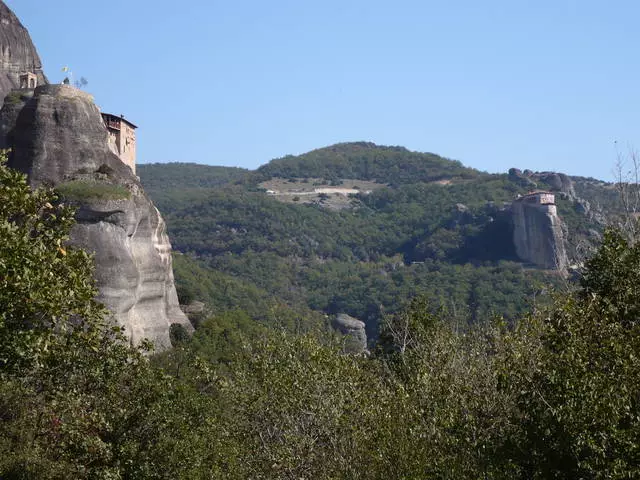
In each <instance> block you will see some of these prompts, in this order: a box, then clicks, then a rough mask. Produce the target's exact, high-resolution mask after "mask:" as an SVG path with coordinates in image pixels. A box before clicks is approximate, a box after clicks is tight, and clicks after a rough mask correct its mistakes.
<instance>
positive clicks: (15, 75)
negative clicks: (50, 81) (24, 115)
mask: <svg viewBox="0 0 640 480" xmlns="http://www.w3.org/2000/svg"><path fill="white" fill-rule="evenodd" d="M24 72H33V73H35V74H36V75H37V76H38V84H40V85H42V84H45V83H47V79H46V77H45V75H44V73H43V71H42V62H41V61H40V57H39V56H38V52H37V51H36V49H35V47H34V45H33V42H32V41H31V37H30V36H29V32H28V31H27V29H26V28H24V26H22V24H21V23H20V20H18V17H16V16H15V14H14V13H13V12H12V11H11V10H10V9H9V7H7V6H6V5H5V4H4V2H2V1H1V0H0V95H1V98H4V97H5V96H6V95H7V93H9V92H10V91H11V89H12V88H18V86H19V76H20V74H21V73H24Z"/></svg>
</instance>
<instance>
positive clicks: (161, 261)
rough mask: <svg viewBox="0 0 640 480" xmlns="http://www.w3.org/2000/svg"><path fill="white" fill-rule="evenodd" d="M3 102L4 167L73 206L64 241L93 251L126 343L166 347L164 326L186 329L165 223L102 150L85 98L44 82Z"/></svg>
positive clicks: (98, 120) (101, 130) (101, 133)
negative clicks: (31, 91)
mask: <svg viewBox="0 0 640 480" xmlns="http://www.w3.org/2000/svg"><path fill="white" fill-rule="evenodd" d="M9 103H10V102H5V105H4V107H3V109H2V111H0V126H1V128H2V131H7V135H6V139H5V142H6V143H7V144H9V145H10V146H11V148H12V153H11V155H10V158H9V166H11V167H13V168H15V169H17V170H20V171H22V172H24V173H26V174H27V175H28V176H29V181H30V183H31V185H33V186H38V185H42V184H48V185H51V186H54V187H56V188H58V189H59V190H60V191H61V192H63V194H64V193H65V191H67V192H68V193H67V194H65V196H66V197H67V199H68V200H69V201H71V202H73V203H75V204H76V205H77V206H78V207H79V210H78V214H77V220H78V223H77V225H76V226H75V227H74V229H73V231H72V235H71V240H72V243H74V244H77V245H79V246H82V247H83V248H85V249H87V250H89V251H91V252H94V254H95V264H96V280H97V283H98V287H99V290H100V295H99V300H100V301H102V302H103V303H104V304H105V305H106V306H107V307H108V308H109V309H110V310H111V312H112V313H113V316H114V319H115V321H117V322H118V323H119V324H120V325H122V326H124V327H125V330H126V334H127V335H128V336H129V338H130V339H131V341H132V343H138V342H140V341H141V340H142V339H144V338H147V339H149V340H151V341H152V342H153V343H154V344H155V345H156V347H158V348H160V349H162V348H166V347H168V346H170V339H169V329H170V326H171V324H173V323H178V324H181V325H183V326H184V327H185V328H187V329H188V330H191V329H192V327H191V324H190V323H189V321H188V319H187V317H186V316H185V315H184V313H183V312H182V311H181V310H180V307H179V304H178V297H177V294H176V289H175V285H174V279H173V269H172V261H171V245H170V243H169V239H168V237H167V234H166V227H165V223H164V221H163V219H162V217H161V215H160V213H159V212H158V210H157V209H156V208H155V206H154V205H153V203H152V202H151V200H150V199H149V198H148V197H147V195H146V194H145V193H144V190H143V189H142V186H141V185H140V182H139V180H138V178H137V177H136V176H135V175H134V174H133V172H132V171H131V169H130V168H129V167H128V166H126V165H125V164H124V163H122V162H121V161H120V159H119V158H118V157H117V156H116V155H115V154H113V153H112V152H111V151H110V149H109V146H108V141H107V136H108V133H107V130H106V128H105V126H104V123H103V121H102V117H101V115H100V112H99V110H98V108H97V107H96V105H95V103H94V102H93V99H92V98H91V96H90V95H88V94H86V93H85V92H82V91H80V90H78V89H76V88H74V87H71V86H67V85H46V86H41V87H38V88H37V89H36V90H35V92H34V94H33V95H30V96H25V97H24V98H22V99H20V102H19V104H16V103H15V102H14V103H10V104H9ZM70 187H74V188H70ZM78 188H79V190H78Z"/></svg>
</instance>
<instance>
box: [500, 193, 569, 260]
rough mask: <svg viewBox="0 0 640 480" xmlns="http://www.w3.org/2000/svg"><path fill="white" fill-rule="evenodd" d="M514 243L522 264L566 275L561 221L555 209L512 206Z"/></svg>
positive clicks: (522, 204)
mask: <svg viewBox="0 0 640 480" xmlns="http://www.w3.org/2000/svg"><path fill="white" fill-rule="evenodd" d="M511 208H512V212H513V226H514V229H513V242H514V244H515V247H516V253H517V254H518V257H520V259H521V260H524V261H526V262H530V263H533V264H535V265H536V266H538V267H541V268H547V269H554V270H560V271H564V270H565V269H566V267H567V254H566V250H565V239H564V233H563V229H562V220H561V219H560V217H559V216H558V213H557V210H556V206H555V205H552V204H549V205H540V204H536V203H529V202H527V201H526V197H525V198H523V199H518V200H516V201H515V202H513V205H512V207H511Z"/></svg>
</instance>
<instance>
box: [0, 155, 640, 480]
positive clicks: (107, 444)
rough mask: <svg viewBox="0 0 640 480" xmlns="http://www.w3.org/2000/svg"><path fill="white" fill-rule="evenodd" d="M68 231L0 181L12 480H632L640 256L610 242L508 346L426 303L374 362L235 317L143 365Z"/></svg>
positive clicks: (634, 248)
mask: <svg viewBox="0 0 640 480" xmlns="http://www.w3.org/2000/svg"><path fill="white" fill-rule="evenodd" d="M72 217H73V212H72V211H70V210H69V209H68V208H67V207H64V206H62V205H58V204H57V203H56V198H55V195H54V194H53V193H52V192H50V191H47V190H37V191H35V192H31V191H30V189H29V188H28V186H27V184H26V181H25V178H24V177H23V176H22V175H20V174H17V173H15V172H12V171H10V170H8V169H7V168H5V167H4V166H1V165H0V241H1V242H2V245H3V248H2V249H0V282H1V284H0V287H1V288H0V477H1V478H3V479H121V478H122V479H125V478H135V479H160V478H181V479H209V478H223V479H224V478H229V479H245V478H264V479H271V478H273V479H292V480H293V479H301V478H305V479H312V478H313V479H337V478H345V479H365V478H366V479H389V478H470V479H475V478H491V479H512V478H521V479H531V478H534V479H535V478H539V479H543V478H594V479H597V478H603V479H604V478H607V479H623V478H636V477H638V476H639V475H640V470H639V467H638V465H640V462H638V459H639V458H640V450H639V445H640V438H639V436H640V403H639V402H638V392H639V391H640V324H639V323H638V311H639V310H640V303H639V300H638V299H640V291H638V289H639V288H640V278H639V276H640V244H637V243H630V242H629V241H628V240H627V239H626V238H625V237H623V236H622V235H620V234H618V233H616V232H614V231H609V232H607V234H606V235H605V237H604V241H603V245H602V246H601V248H600V249H599V251H598V253H597V254H596V255H595V256H594V257H593V258H592V259H591V260H590V261H589V262H588V263H587V264H586V266H585V272H584V273H585V274H584V276H583V280H582V282H581V285H580V286H579V288H578V289H576V290H575V291H573V292H570V291H567V292H563V295H561V296H557V297H556V299H555V300H554V302H553V304H551V305H548V306H545V307H538V308H536V309H535V310H534V311H532V312H531V313H530V314H528V315H526V316H524V317H522V318H521V320H520V321H519V322H517V323H516V324H515V326H514V327H512V328H510V327H508V326H507V325H506V323H505V322H503V321H502V320H499V319H496V320H493V321H489V319H483V320H485V321H478V322H476V324H475V325H474V326H473V327H470V328H456V325H455V322H452V321H451V319H450V318H449V317H448V316H447V314H446V312H440V314H439V315H434V314H433V313H432V310H433V308H432V306H430V305H428V304H427V303H426V302H425V301H424V300H422V299H416V300H414V301H413V302H412V303H411V304H410V305H409V306H408V307H407V308H406V309H404V310H403V311H401V312H399V313H398V314H396V315H393V316H387V317H385V319H384V322H383V323H382V325H381V334H380V341H379V342H378V345H377V346H376V348H375V349H374V351H373V353H372V355H371V356H369V357H364V356H351V355H343V354H341V353H340V352H341V348H340V345H339V344H334V343H333V342H332V340H330V339H327V338H326V337H325V336H322V335H315V334H306V335H292V334H290V333H286V332H284V331H281V332H278V331H274V330H273V328H266V327H263V326H261V325H259V324H256V322H254V321H252V320H251V319H250V318H249V317H248V316H247V315H246V314H244V313H243V312H240V311H234V310H228V311H226V312H225V313H224V314H220V315H215V316H212V317H210V318H208V319H207V320H205V321H204V322H203V323H202V325H201V326H200V328H199V329H198V330H197V331H196V333H195V335H194V336H193V338H191V339H188V338H184V337H181V336H175V341H176V346H175V348H174V349H172V350H171V351H168V352H164V353H162V354H160V355H156V356H155V357H154V358H153V359H151V360H150V359H149V358H148V357H145V356H144V355H142V354H141V352H140V350H137V349H132V348H131V347H129V346H127V343H126V342H124V341H122V337H121V332H120V331H119V329H117V328H113V327H111V326H110V325H109V324H108V323H106V322H105V321H104V319H103V314H104V311H103V309H102V307H100V306H99V305H97V304H96V303H95V302H94V301H93V300H92V298H93V296H94V293H95V291H94V289H93V284H92V281H91V265H90V258H89V257H88V256H87V255H86V254H85V253H84V252H82V251H80V250H77V249H72V248H70V247H67V246H66V245H65V243H64V242H65V240H66V238H67V234H68V231H69V228H70V227H71V225H72ZM226 280H228V279H225V281H226Z"/></svg>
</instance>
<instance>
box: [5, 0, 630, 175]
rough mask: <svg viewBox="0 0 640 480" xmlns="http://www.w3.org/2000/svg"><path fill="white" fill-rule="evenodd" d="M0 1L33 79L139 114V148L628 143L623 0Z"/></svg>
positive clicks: (184, 153) (265, 156)
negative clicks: (71, 83) (35, 71)
mask: <svg viewBox="0 0 640 480" xmlns="http://www.w3.org/2000/svg"><path fill="white" fill-rule="evenodd" d="M5 1H6V3H7V4H8V5H9V6H10V7H11V8H12V9H13V10H14V11H15V12H16V14H17V15H18V16H19V17H20V19H21V20H22V22H23V23H24V24H25V25H26V26H27V28H28V29H29V30H30V32H31V35H32V37H33V39H34V42H35V43H36V46H37V48H38V50H39V52H40V55H41V56H42V59H43V62H44V65H45V69H46V72H47V74H48V76H49V79H50V80H51V81H61V80H62V77H63V75H62V73H61V72H60V69H61V67H62V66H63V65H69V66H70V67H71V68H72V70H73V72H74V74H75V76H76V77H80V76H84V77H86V78H87V79H88V80H89V85H88V88H87V89H88V90H89V91H90V92H91V93H93V94H94V96H95V98H96V102H97V103H98V105H100V106H101V108H102V109H103V110H105V111H110V112H112V113H115V114H120V113H122V114H124V115H125V116H126V117H127V118H129V119H130V120H131V121H133V122H134V123H137V124H138V125H139V126H140V130H139V161H140V162H168V161H190V162H198V163H207V164H213V165H237V166H243V167H249V168H254V167H257V166H258V165H260V164H262V163H265V162H267V161H268V160H270V159H271V158H274V157H279V156H282V155H285V154H288V153H293V154H296V153H303V152H305V151H308V150H311V149H314V148H319V147H322V146H326V145H330V144H332V143H336V142H343V141H358V140H368V141H373V142H376V143H379V144H387V145H403V146H406V147H407V148H409V149H412V150H419V151H429V152H435V153H438V154H441V155H443V156H447V157H450V158H455V159H458V160H461V161H462V162H464V163H465V164H467V165H470V166H472V167H476V168H479V169H481V170H487V171H491V172H499V171H506V170H507V169H508V168H509V167H512V166H515V167H519V168H522V169H524V168H530V169H533V170H559V171H565V172H568V173H571V174H581V175H587V176H595V177H598V178H604V179H610V178H611V171H612V167H613V164H614V163H615V159H616V146H615V144H614V142H616V141H617V142H618V143H617V145H619V147H618V150H620V151H621V152H622V153H624V152H626V151H627V150H628V148H629V146H631V147H637V148H640V138H639V137H640V132H639V130H638V126H639V125H638V117H639V114H640V98H639V92H640V79H639V78H638V77H639V74H640V67H639V66H638V65H639V61H638V48H639V47H640V28H638V22H639V21H640V2H638V1H635V0H627V1H622V0H608V1H604V0H500V1H498V0H484V1H478V0H447V1H442V0H439V1H432V0H395V1H393V2H392V1H389V0H385V1H379V0H295V1H293V0H291V1H284V0H271V1H263V0H227V1H217V0H183V1H175V2H169V1H167V0H154V1H151V0H110V1H108V2H106V1H104V2H103V1H95V0H58V1H55V2H54V1H49V0H47V1H46V2H43V0H5Z"/></svg>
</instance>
